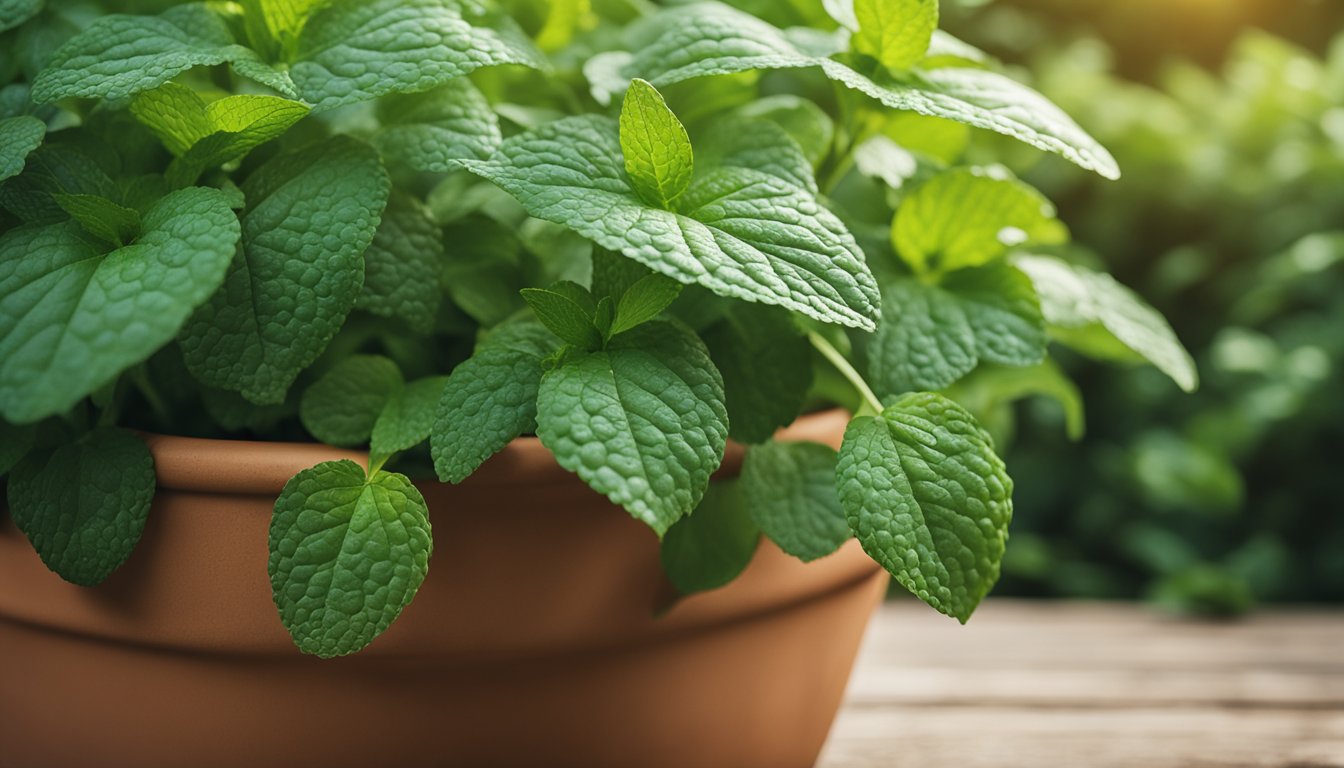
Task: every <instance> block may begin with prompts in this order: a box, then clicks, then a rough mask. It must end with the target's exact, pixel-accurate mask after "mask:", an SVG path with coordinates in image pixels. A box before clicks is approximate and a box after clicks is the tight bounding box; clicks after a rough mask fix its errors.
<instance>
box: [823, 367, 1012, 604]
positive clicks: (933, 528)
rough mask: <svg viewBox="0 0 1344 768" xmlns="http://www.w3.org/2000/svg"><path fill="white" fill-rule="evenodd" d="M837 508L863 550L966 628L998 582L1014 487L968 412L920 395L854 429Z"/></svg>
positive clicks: (840, 474)
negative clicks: (841, 506)
mask: <svg viewBox="0 0 1344 768" xmlns="http://www.w3.org/2000/svg"><path fill="white" fill-rule="evenodd" d="M836 482H837V487H838V490H839V493H840V503H841V504H842V505H843V506H844V509H845V515H846V517H847V518H848V520H849V526H850V528H851V529H852V530H853V531H854V534H855V536H857V537H858V539H859V542H860V543H861V544H862V545H863V549H864V551H865V552H867V553H868V554H869V556H871V557H872V558H873V559H874V560H876V561H877V562H879V563H881V564H882V566H883V567H884V568H886V569H887V570H888V571H889V572H890V573H891V574H892V575H893V576H894V577H896V580H897V581H898V582H900V583H901V585H902V586H904V587H905V588H906V589H908V590H910V591H911V592H913V593H914V594H915V595H916V596H917V597H919V599H921V600H923V601H924V602H926V603H928V604H929V605H931V606H933V607H934V608H936V609H937V610H938V611H940V612H942V613H945V614H947V615H948V616H952V617H955V618H957V619H959V620H960V621H961V622H962V623H965V622H966V620H967V619H968V618H970V615H971V613H972V612H973V611H974V610H975V607H976V606H977V605H979V604H980V601H981V600H982V599H984V597H985V595H986V594H988V593H989V590H990V589H991V588H992V587H993V586H994V582H996V581H997V580H998V578H999V563H1000V561H1001V560H1002V558H1003V550H1004V544H1005V542H1006V541H1007V538H1008V522H1009V520H1011V519H1012V514H1013V502H1012V494H1013V481H1012V479H1010V478H1009V477H1008V473H1007V472H1006V471H1005V469H1004V465H1003V461H1002V460H1000V459H999V457H998V456H997V455H996V454H995V453H994V447H993V445H992V444H991V441H990V439H989V436H988V435H987V434H985V432H984V430H982V429H981V428H980V427H979V426H978V425H977V424H976V423H975V419H974V418H973V417H972V416H971V415H970V414H969V413H968V412H967V411H966V409H964V408H962V407H961V406H959V405H957V404H956V403H954V402H952V401H951V400H948V399H947V398H945V397H942V396H941V395H935V394H931V393H927V392H924V393H917V394H911V395H906V396H904V397H902V398H900V399H899V400H897V401H896V402H894V403H892V404H891V405H890V406H888V408H887V409H886V410H885V411H884V412H883V413H882V415H881V416H876V417H873V416H861V417H859V418H857V419H855V420H854V421H853V422H851V423H850V425H849V429H847V430H846V431H845V441H844V444H843V445H842V446H841V448H840V459H839V463H838V465H837V468H836Z"/></svg>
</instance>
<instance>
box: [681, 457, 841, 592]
mask: <svg viewBox="0 0 1344 768" xmlns="http://www.w3.org/2000/svg"><path fill="white" fill-rule="evenodd" d="M739 486H740V483H738V482H736V481H733V480H728V481H725V482H721V483H710V485H709V488H707V489H706V490H705V496H704V498H703V499H701V500H700V504H699V506H697V507H696V508H695V511H694V512H692V513H691V515H690V516H689V517H685V518H682V519H681V521H679V522H678V523H677V524H676V525H674V526H672V527H671V528H670V529H668V531H667V535H666V536H664V537H663V544H662V549H661V551H660V557H661V559H662V562H663V572H664V573H666V574H667V578H668V580H669V581H671V582H672V585H673V586H674V587H676V588H677V591H678V592H680V593H681V594H683V595H689V594H693V593H695V592H704V591H706V590H710V589H718V588H719V587H722V586H723V585H725V584H727V583H729V582H731V581H732V580H733V579H736V578H737V577H738V576H739V575H741V574H742V571H744V570H746V569H747V566H748V565H749V564H750V563H751V558H752V555H755V554H756V547H757V545H758V544H759V543H760V539H761V531H760V529H759V528H757V527H756V524H755V523H753V522H752V521H751V517H750V516H749V515H748V514H747V508H746V505H745V504H744V503H743V499H742V492H741V489H740V487H739ZM842 522H843V520H842Z"/></svg>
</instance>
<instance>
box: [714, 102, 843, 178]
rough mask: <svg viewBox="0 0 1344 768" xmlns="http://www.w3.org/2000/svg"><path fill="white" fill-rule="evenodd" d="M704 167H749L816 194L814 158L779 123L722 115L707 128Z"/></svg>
mask: <svg viewBox="0 0 1344 768" xmlns="http://www.w3.org/2000/svg"><path fill="white" fill-rule="evenodd" d="M699 158H700V166H699V167H701V168H715V167H729V168H734V167H735V168H748V169H750V170H753V171H760V172H761V173H766V174H769V175H771V176H774V177H775V178H778V179H780V180H782V181H785V182H787V183H789V184H792V185H793V186H795V187H798V188H799V189H803V190H806V191H807V192H808V193H809V194H812V195H816V194H817V181H816V178H815V177H813V175H812V162H811V161H810V160H808V158H807V155H805V154H804V153H803V149H802V147H800V146H798V142H797V141H795V140H794V139H793V137H792V136H790V135H789V133H788V131H785V130H784V129H783V128H781V127H780V126H778V125H776V124H774V123H772V122H769V121H766V120H748V119H743V118H740V117H733V116H729V117H723V118H720V119H718V120H716V121H714V122H713V123H711V124H710V126H709V127H708V128H706V129H705V140H704V142H703V143H702V144H701V152H700V155H699Z"/></svg>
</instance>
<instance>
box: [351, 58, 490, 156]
mask: <svg viewBox="0 0 1344 768" xmlns="http://www.w3.org/2000/svg"><path fill="white" fill-rule="evenodd" d="M378 120H379V122H380V123H381V124H382V128H381V129H379V131H378V132H377V133H376V134H374V136H373V145H374V146H375V147H377V148H378V151H379V152H380V153H381V154H382V155H383V157H384V158H385V159H386V160H388V162H389V163H400V164H403V165H405V166H407V167H408V168H414V169H415V170H417V171H427V172H430V173H448V172H449V171H454V170H457V169H458V168H459V167H460V166H459V165H458V164H457V161H458V160H460V159H463V158H472V159H477V160H484V159H486V158H488V157H490V155H491V154H493V153H494V151H495V150H496V149H498V148H499V143H500V141H501V140H502V137H501V135H500V132H499V117H498V116H497V115H495V112H494V110H493V109H491V107H490V102H488V101H486V100H485V96H484V95H482V94H481V92H480V91H479V90H477V89H476V86H474V85H472V84H471V81H470V80H466V79H460V80H453V81H450V82H448V83H446V84H444V85H442V86H440V87H438V88H435V89H434V90H432V91H429V92H427V93H415V94H398V95H393V96H388V97H385V98H382V99H379V100H378Z"/></svg>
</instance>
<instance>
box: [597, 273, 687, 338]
mask: <svg viewBox="0 0 1344 768" xmlns="http://www.w3.org/2000/svg"><path fill="white" fill-rule="evenodd" d="M680 293H681V283H678V282H677V281H675V280H672V279H670V278H666V277H663V276H662V275H648V276H647V277H642V278H640V279H639V280H637V281H635V284H634V285H631V286H630V287H629V289H627V290H626V291H625V292H624V293H623V294H622V295H621V301H620V303H619V304H617V305H616V317H615V320H614V322H613V323H612V325H611V330H610V335H612V336H615V335H616V334H618V333H623V332H625V331H628V330H630V329H631V328H635V327H636V326H640V325H643V324H644V323H647V322H649V321H650V320H652V319H654V318H655V317H657V316H658V315H659V314H660V313H661V312H662V311H663V310H664V309H667V308H668V307H670V306H671V305H672V302H674V301H676V299H677V296H678V295H679V294H680Z"/></svg>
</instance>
